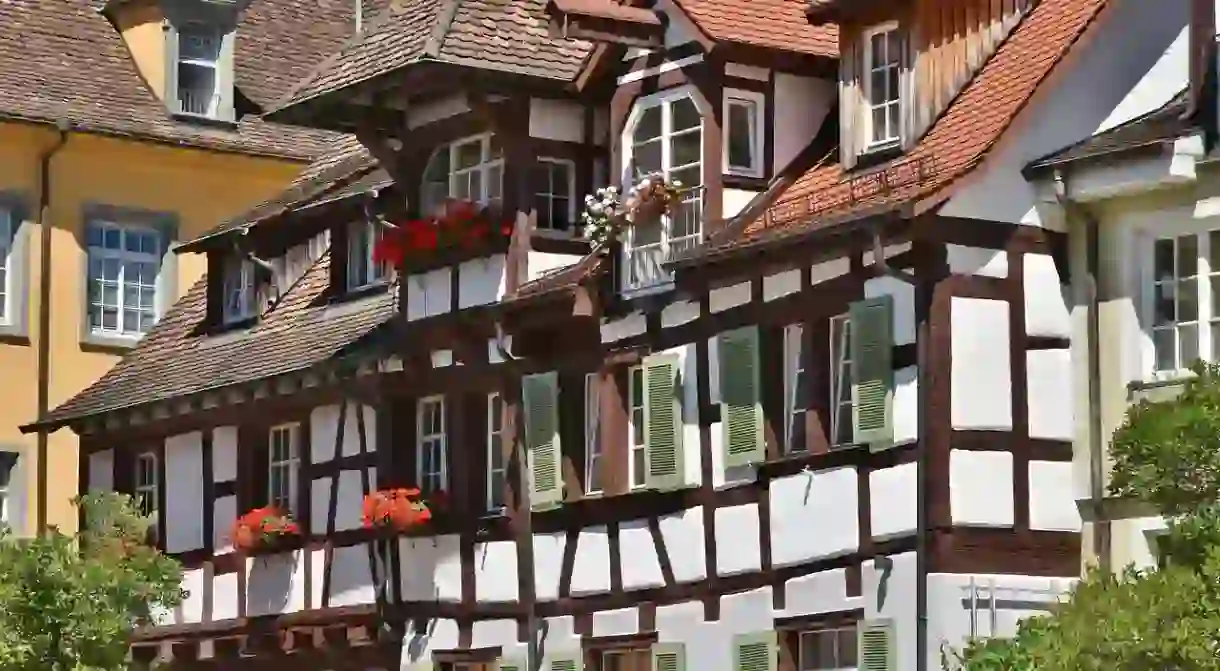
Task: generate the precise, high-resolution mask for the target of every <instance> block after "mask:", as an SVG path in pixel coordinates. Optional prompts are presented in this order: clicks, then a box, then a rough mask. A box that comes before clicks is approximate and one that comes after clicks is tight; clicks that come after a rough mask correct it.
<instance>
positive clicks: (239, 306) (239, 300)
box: [221, 254, 258, 324]
mask: <svg viewBox="0 0 1220 671" xmlns="http://www.w3.org/2000/svg"><path fill="white" fill-rule="evenodd" d="M221 273H222V274H223V275H224V277H223V278H222V280H221V285H222V287H221V293H222V294H223V296H224V304H223V310H222V313H223V314H222V316H221V321H222V322H223V323H225V324H234V323H236V322H240V321H244V320H246V319H253V318H254V317H256V316H258V291H257V288H258V281H257V270H256V269H255V267H254V262H253V261H251V260H250V259H247V258H244V257H242V256H239V255H237V254H231V255H229V256H228V257H226V258H225V262H224V264H223V267H222V268H221Z"/></svg>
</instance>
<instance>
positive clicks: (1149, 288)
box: [1135, 220, 1220, 381]
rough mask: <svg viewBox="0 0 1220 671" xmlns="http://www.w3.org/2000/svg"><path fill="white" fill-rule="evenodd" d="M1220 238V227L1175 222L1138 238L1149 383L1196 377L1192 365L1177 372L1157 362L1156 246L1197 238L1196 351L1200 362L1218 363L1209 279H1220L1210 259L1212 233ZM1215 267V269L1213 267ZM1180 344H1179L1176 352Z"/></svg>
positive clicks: (1219, 318)
mask: <svg viewBox="0 0 1220 671" xmlns="http://www.w3.org/2000/svg"><path fill="white" fill-rule="evenodd" d="M1213 231H1214V232H1215V233H1216V234H1217V235H1220V224H1217V223H1214V222H1213V223H1210V224H1201V223H1200V222H1196V221H1177V222H1175V221H1173V220H1168V221H1165V222H1163V223H1162V222H1158V224H1157V227H1156V229H1154V230H1142V231H1139V232H1138V233H1137V235H1136V238H1137V244H1136V247H1135V248H1136V249H1138V250H1139V258H1138V259H1137V260H1136V267H1137V268H1138V271H1139V272H1138V274H1139V278H1140V279H1139V296H1140V307H1141V309H1140V321H1141V331H1142V340H1143V342H1142V346H1141V350H1142V352H1143V359H1144V362H1145V363H1144V366H1143V369H1144V375H1145V376H1146V377H1145V379H1146V380H1148V381H1161V380H1175V379H1179V378H1183V377H1188V376H1190V375H1191V374H1192V373H1191V372H1190V370H1188V368H1187V366H1189V365H1190V362H1186V361H1178V362H1176V363H1177V364H1178V365H1177V367H1176V368H1174V369H1168V370H1158V369H1157V358H1156V345H1155V335H1156V332H1157V331H1160V330H1162V329H1158V328H1156V325H1155V310H1156V291H1157V288H1158V285H1160V284H1161V282H1160V279H1159V278H1157V277H1155V272H1156V267H1155V263H1156V256H1155V255H1156V242H1157V241H1158V240H1164V239H1170V238H1179V237H1183V236H1188V235H1193V236H1195V239H1196V244H1197V253H1198V261H1197V263H1198V265H1197V267H1196V269H1195V272H1196V274H1195V275H1194V276H1193V277H1196V278H1197V280H1196V282H1197V288H1196V292H1197V293H1196V294H1195V296H1196V300H1197V301H1198V302H1197V305H1196V315H1195V317H1196V319H1195V321H1194V322H1193V323H1194V324H1195V328H1196V329H1197V331H1198V333H1197V335H1196V341H1195V347H1196V352H1197V353H1198V355H1199V358H1200V359H1202V360H1204V361H1214V360H1215V357H1212V356H1211V353H1212V350H1213V348H1214V347H1215V343H1213V342H1212V334H1211V328H1210V327H1211V326H1212V325H1213V324H1215V325H1217V326H1220V312H1217V313H1214V314H1213V310H1212V307H1213V306H1212V302H1213V297H1212V287H1211V282H1210V281H1209V278H1211V277H1213V276H1220V260H1218V262H1217V263H1216V264H1213V263H1212V262H1211V259H1209V258H1208V257H1207V255H1208V252H1209V251H1210V249H1209V247H1210V246H1209V241H1208V237H1209V235H1210V234H1211V233H1212V232H1213ZM1174 250H1175V251H1174V266H1175V269H1174V275H1175V278H1176V277H1177V244H1176V243H1175V247H1174ZM1213 265H1214V266H1215V267H1213ZM1180 323H1181V322H1176V321H1175V322H1174V330H1175V331H1176V329H1177V324H1180ZM1176 350H1177V344H1176V342H1175V352H1176ZM1178 357H1180V352H1179V353H1177V354H1176V355H1175V358H1178Z"/></svg>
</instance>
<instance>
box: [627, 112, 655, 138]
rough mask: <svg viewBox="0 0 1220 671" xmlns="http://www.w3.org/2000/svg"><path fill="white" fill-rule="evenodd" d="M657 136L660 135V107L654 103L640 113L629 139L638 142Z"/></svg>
mask: <svg viewBox="0 0 1220 671" xmlns="http://www.w3.org/2000/svg"><path fill="white" fill-rule="evenodd" d="M658 137H661V108H660V106H655V105H654V106H653V107H649V108H647V109H645V110H644V111H643V112H641V113H640V120H639V121H638V122H637V123H636V125H635V131H634V132H633V133H632V135H631V140H632V142H636V143H639V142H645V141H647V140H651V139H653V138H658Z"/></svg>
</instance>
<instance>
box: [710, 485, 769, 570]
mask: <svg viewBox="0 0 1220 671" xmlns="http://www.w3.org/2000/svg"><path fill="white" fill-rule="evenodd" d="M714 517H715V520H716V572H717V573H718V574H719V575H734V574H736V573H753V572H755V571H758V570H759V568H760V567H761V564H760V561H761V560H760V556H759V548H758V540H757V539H758V538H759V528H758V504H757V503H746V504H743V505H739V506H730V507H728V508H717V509H716V514H715V516H714Z"/></svg>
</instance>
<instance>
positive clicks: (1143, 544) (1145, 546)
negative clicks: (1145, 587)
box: [1110, 516, 1168, 569]
mask: <svg viewBox="0 0 1220 671" xmlns="http://www.w3.org/2000/svg"><path fill="white" fill-rule="evenodd" d="M1167 528H1168V526H1167V525H1166V523H1165V518H1163V517H1160V516H1153V517H1132V518H1127V519H1121V520H1114V521H1112V522H1111V523H1110V529H1111V533H1112V534H1113V536H1112V541H1111V542H1113V544H1114V546H1113V549H1112V552H1113V560H1114V564H1113V566H1114V567H1115V568H1119V567H1124V566H1135V567H1136V568H1145V569H1146V568H1152V567H1154V566H1156V565H1157V551H1156V547H1155V546H1154V539H1155V538H1156V537H1157V536H1159V535H1161V534H1163V533H1165V531H1166V529H1167Z"/></svg>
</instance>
